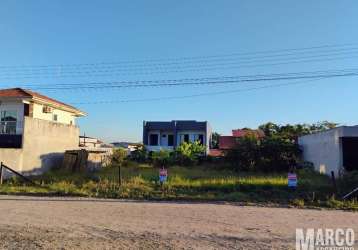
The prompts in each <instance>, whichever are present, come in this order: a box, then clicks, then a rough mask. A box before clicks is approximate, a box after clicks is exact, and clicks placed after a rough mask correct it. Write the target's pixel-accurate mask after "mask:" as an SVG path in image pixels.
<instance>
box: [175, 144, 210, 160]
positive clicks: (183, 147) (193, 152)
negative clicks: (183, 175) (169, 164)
mask: <svg viewBox="0 0 358 250" xmlns="http://www.w3.org/2000/svg"><path fill="white" fill-rule="evenodd" d="M204 152H205V146H204V145H202V144H201V143H200V142H199V141H196V142H194V143H191V142H183V143H182V144H180V146H178V147H177V148H176V150H175V159H176V161H177V162H178V163H179V164H180V165H182V166H183V165H195V164H197V163H198V161H199V157H200V156H202V155H203V154H204Z"/></svg>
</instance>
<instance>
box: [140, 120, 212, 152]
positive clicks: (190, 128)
mask: <svg viewBox="0 0 358 250" xmlns="http://www.w3.org/2000/svg"><path fill="white" fill-rule="evenodd" d="M195 141H199V142H200V143H202V144H203V145H204V146H205V147H206V153H207V154H208V153H209V150H210V144H211V127H210V125H209V123H208V122H207V121H202V122H201V121H190V120H179V121H177V120H174V121H143V144H144V146H145V147H146V148H147V150H148V151H159V150H161V149H165V150H174V149H175V148H176V147H177V146H179V145H180V144H181V143H182V142H195Z"/></svg>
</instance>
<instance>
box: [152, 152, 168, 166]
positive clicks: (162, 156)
mask: <svg viewBox="0 0 358 250" xmlns="http://www.w3.org/2000/svg"><path fill="white" fill-rule="evenodd" d="M151 160H152V163H153V165H154V166H155V167H167V166H169V165H171V164H172V162H173V156H172V154H171V152H170V151H168V150H160V151H157V152H153V153H152V155H151Z"/></svg>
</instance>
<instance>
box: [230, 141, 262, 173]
mask: <svg viewBox="0 0 358 250" xmlns="http://www.w3.org/2000/svg"><path fill="white" fill-rule="evenodd" d="M226 160H227V161H228V162H230V163H231V164H232V166H233V167H234V169H235V170H236V171H253V170H255V169H256V167H257V165H258V163H259V160H260V141H259V140H258V139H257V138H256V137H254V136H244V137H241V138H239V139H238V140H237V144H236V146H235V148H233V149H231V150H229V151H228V152H227V154H226Z"/></svg>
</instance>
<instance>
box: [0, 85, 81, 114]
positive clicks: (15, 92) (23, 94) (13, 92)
mask: <svg viewBox="0 0 358 250" xmlns="http://www.w3.org/2000/svg"><path fill="white" fill-rule="evenodd" d="M0 97H17V98H31V99H33V98H35V99H40V100H42V101H45V102H49V103H52V104H55V105H59V106H62V107H65V108H68V109H71V110H73V111H76V112H79V113H83V114H84V112H82V111H80V110H79V109H77V108H75V107H73V106H71V105H68V104H66V103H63V102H60V101H57V100H55V99H52V98H50V97H47V96H44V95H41V94H39V93H37V92H34V91H31V90H25V89H22V88H12V89H0Z"/></svg>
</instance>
